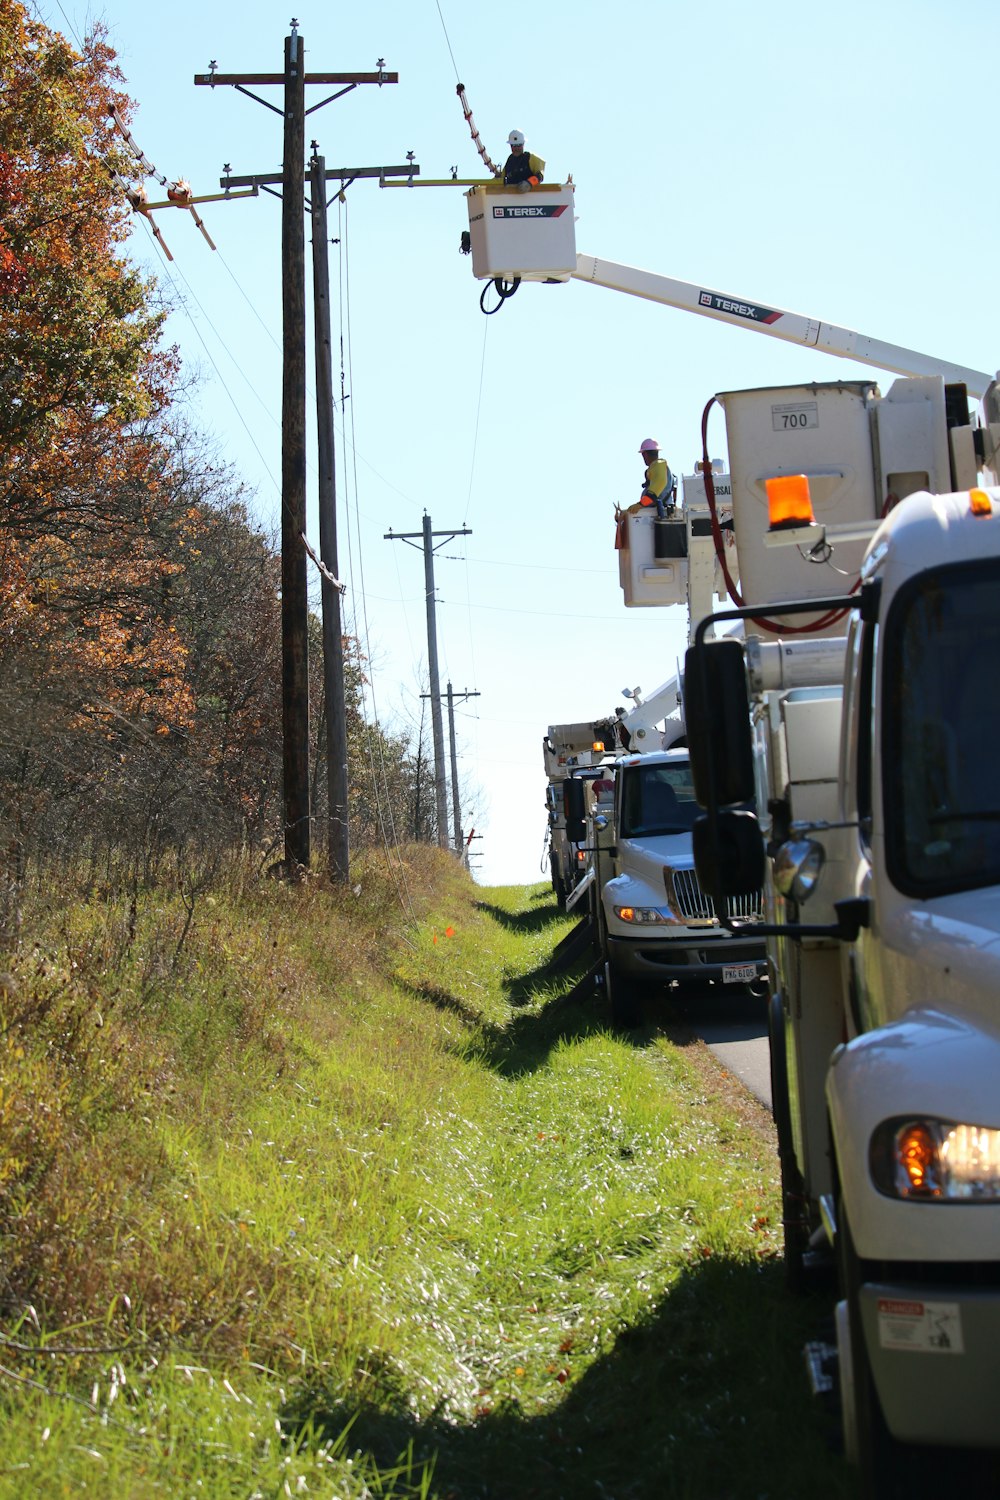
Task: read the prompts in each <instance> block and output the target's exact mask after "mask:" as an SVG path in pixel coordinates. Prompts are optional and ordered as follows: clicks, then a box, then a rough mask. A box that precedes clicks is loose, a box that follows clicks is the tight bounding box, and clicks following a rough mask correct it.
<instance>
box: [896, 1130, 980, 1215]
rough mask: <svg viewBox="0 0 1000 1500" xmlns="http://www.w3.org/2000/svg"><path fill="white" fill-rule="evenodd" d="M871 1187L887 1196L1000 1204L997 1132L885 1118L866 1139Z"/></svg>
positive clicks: (948, 1201) (945, 1201) (934, 1200)
mask: <svg viewBox="0 0 1000 1500" xmlns="http://www.w3.org/2000/svg"><path fill="white" fill-rule="evenodd" d="M871 1169H872V1177H873V1179H874V1182H875V1186H876V1187H877V1188H878V1190H879V1192H880V1193H885V1194H886V1195H887V1196H888V1197H890V1198H916V1199H921V1200H923V1201H931V1202H938V1203H997V1202H1000V1130H995V1129H993V1128H992V1127H990V1126H987V1125H966V1124H960V1123H957V1122H954V1121H951V1120H935V1119H920V1118H916V1119H898V1118H897V1119H895V1120H885V1121H884V1122H883V1123H882V1124H881V1125H880V1126H879V1127H878V1129H877V1130H876V1131H875V1133H874V1135H873V1136H872V1142H871Z"/></svg>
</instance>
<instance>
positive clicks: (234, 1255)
mask: <svg viewBox="0 0 1000 1500" xmlns="http://www.w3.org/2000/svg"><path fill="white" fill-rule="evenodd" d="M193 889H194V888H193V886H191V885H190V884H188V885H185V883H184V881H183V880H181V879H180V878H179V879H178V883H177V890H176V891H175V892H171V891H169V890H163V889H160V890H157V891H146V892H137V891H133V892H132V893H131V894H128V895H122V896H120V897H119V896H115V895H113V894H111V893H109V892H108V891H101V890H85V889H81V890H80V891H79V892H77V893H76V895H75V897H73V898H72V899H70V900H69V901H68V902H62V901H61V902H60V903H58V905H55V904H54V905H52V906H51V907H48V906H47V905H46V904H45V902H44V900H42V899H41V898H40V897H38V898H36V900H35V902H34V904H33V905H29V907H28V910H27V915H26V920H25V926H24V929H23V931H22V934H21V939H20V942H19V944H18V946H17V947H16V949H15V950H14V951H12V952H10V953H9V954H8V955H7V957H6V960H5V961H4V962H5V965H6V968H5V972H4V973H3V974H2V975H0V1257H2V1258H0V1315H2V1316H0V1411H2V1413H3V1418H4V1432H5V1439H4V1444H3V1450H2V1453H0V1496H2V1497H7V1496H11V1497H13V1496H18V1497H22V1496H24V1495H35V1494H37V1495H39V1496H42V1495H44V1496H46V1497H48V1496H60V1495H75V1494H78V1493H87V1494H92V1495H107V1496H112V1495H114V1496H116V1497H125V1500H145V1497H147V1496H148V1497H153V1496H161V1495H170V1496H172V1497H174V1500H179V1497H188V1496H196V1495H205V1496H210V1497H219V1500H223V1497H224V1500H229V1497H233V1500H237V1497H238V1500H251V1497H260V1500H264V1497H268V1500H269V1497H272V1496H282V1495H296V1494H312V1495H322V1496H330V1497H333V1496H338V1497H340V1496H342V1497H344V1500H362V1497H368V1496H373V1497H383V1500H416V1497H428V1500H430V1497H438V1500H474V1497H491V1500H507V1497H510V1500H513V1497H518V1500H531V1497H538V1500H557V1497H566V1500H577V1497H591V1496H593V1497H594V1500H599V1497H603V1500H607V1497H612V1500H647V1497H648V1500H653V1497H657V1500H660V1497H673V1496H676V1497H691V1500H730V1497H731V1500H742V1497H747V1500H762V1497H769V1500H780V1497H799V1496H801V1495H802V1494H805V1493H809V1494H810V1495H812V1496H817V1497H820V1500H822V1497H835V1496H841V1495H845V1496H846V1495H848V1494H850V1493H851V1486H850V1483H849V1476H848V1474H847V1471H846V1469H845V1467H844V1465H843V1464H842V1462H841V1460H840V1459H838V1458H836V1457H835V1456H833V1455H832V1454H831V1453H830V1452H829V1450H828V1443H827V1438H828V1436H829V1433H828V1428H827V1425H826V1419H825V1418H824V1416H823V1414H822V1413H821V1412H818V1411H817V1410H816V1409H815V1408H813V1407H812V1406H811V1405H810V1404H809V1398H808V1396H807V1394H806V1390H805V1382H804V1378H803V1375H802V1364H801V1353H800V1351H801V1346H802V1344H803V1342H804V1341H805V1338H806V1337H808V1336H810V1335H811V1334H812V1333H813V1332H814V1329H813V1327H812V1320H813V1317H814V1314H815V1310H814V1309H810V1308H809V1306H808V1305H805V1304H800V1303H796V1302H792V1301H790V1300H789V1299H788V1298H787V1297H786V1295H785V1294H784V1292H783V1291H782V1287H781V1272H780V1266H779V1265H778V1261H777V1257H778V1254H779V1250H780V1219H779V1210H778V1197H777V1185H776V1181H775V1171H774V1159H773V1158H774V1153H773V1143H772V1141H771V1139H770V1129H769V1122H768V1121H767V1120H766V1117H765V1116H764V1115H763V1112H762V1111H761V1110H759V1109H758V1108H757V1107H756V1106H754V1105H753V1104H751V1103H748V1102H747V1100H746V1099H745V1097H744V1096H743V1094H742V1091H741V1090H739V1089H738V1087H734V1086H733V1085H732V1083H731V1082H729V1081H727V1080H726V1079H725V1077H724V1075H722V1074H721V1073H720V1072H719V1071H718V1070H717V1069H716V1068H715V1067H714V1065H713V1064H712V1063H711V1061H710V1060H708V1059H707V1058H706V1055H705V1054H704V1052H703V1051H702V1050H701V1049H700V1048H698V1047H693V1046H683V1045H678V1044H676V1043H675V1042H672V1041H671V1040H670V1038H669V1036H668V1034H667V1033H666V1032H665V1031H661V1030H658V1029H654V1028H653V1027H650V1028H648V1029H647V1030H645V1031H643V1032H641V1033H637V1034H636V1035H634V1036H632V1037H630V1038H627V1039H623V1038H620V1037H616V1036H614V1035H613V1034H611V1032H610V1031H609V1029H608V1018H607V1015H606V1014H605V1013H604V1012H603V1010H602V1008H601V1005H600V1002H599V1001H598V1000H596V999H595V998H594V997H592V996H579V995H577V994H576V993H575V992H574V991H573V988H572V977H560V978H557V979H553V978H552V977H550V976H549V975H547V974H546V972H545V963H546V960H547V958H548V956H549V955H550V954H551V951H552V948H553V946H554V944H555V943H556V942H557V941H558V940H559V938H560V937H562V936H563V935H564V934H565V933H566V932H567V931H568V930H569V928H570V927H571V925H572V923H571V921H569V920H567V919H566V918H564V917H561V916H560V914H559V913H558V912H557V910H556V908H555V905H554V902H553V901H552V900H550V898H549V894H548V892H547V891H545V890H542V889H540V888H534V889H532V888H511V889H502V890H501V889H489V890H484V889H479V888H476V887H475V886H474V885H473V884H472V883H471V882H470V881H468V880H467V879H466V877H465V876H463V875H462V874H461V872H459V871H457V870H456V869H455V867H454V864H453V862H452V861H451V859H450V857H448V856H445V855H440V854H439V853H438V852H437V851H432V850H419V851H414V852H413V853H412V854H411V856H410V858H409V860H408V863H407V865H406V867H405V869H404V870H402V871H401V870H396V871H394V872H393V873H392V874H391V875H387V874H386V873H385V872H384V871H380V870H379V869H377V868H375V867H372V868H370V869H365V870H362V871H361V872H360V874H359V877H358V880H357V884H356V887H355V888H354V890H352V891H348V892H330V891H329V890H326V889H324V888H323V887H322V886H321V885H319V884H312V883H307V884H306V885H305V886H303V887H299V888H296V889H290V888H288V887H285V886H282V885H280V884H278V883H276V882H269V881H265V882H259V881H256V880H251V879H249V878H240V879H237V878H236V877H235V876H234V877H233V878H232V879H230V880H228V881H221V880H220V881H217V882H216V883H215V885H214V886H213V887H212V889H211V890H203V891H201V892H200V893H199V894H198V895H197V897H196V896H195V895H194V894H193ZM404 910H405V912H406V920H405V921H404V918H403V916H402V915H401V912H402V911H404Z"/></svg>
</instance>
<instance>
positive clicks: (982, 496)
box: [969, 490, 993, 516]
mask: <svg viewBox="0 0 1000 1500" xmlns="http://www.w3.org/2000/svg"><path fill="white" fill-rule="evenodd" d="M969 509H970V510H971V512H972V514H973V515H974V516H991V515H992V514H993V501H992V500H991V499H990V497H989V495H987V493H986V491H985V490H970V491H969Z"/></svg>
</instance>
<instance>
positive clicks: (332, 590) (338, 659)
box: [309, 141, 351, 884]
mask: <svg viewBox="0 0 1000 1500" xmlns="http://www.w3.org/2000/svg"><path fill="white" fill-rule="evenodd" d="M312 144H313V155H312V156H311V158H310V160H309V202H310V208H311V211H312V252H313V311H314V316H315V335H314V341H315V356H316V430H317V435H318V439H319V551H320V559H321V561H322V563H323V568H322V572H321V581H320V588H321V590H322V599H323V684H324V697H325V701H326V789H327V861H328V866H329V872H330V879H331V880H332V881H334V882H336V883H337V884H344V883H346V881H347V880H348V878H349V876H350V864H351V851H350V838H349V833H348V808H347V708H346V704H345V701H344V633H343V628H342V625H341V620H340V588H339V587H338V586H337V585H336V583H335V582H334V580H335V579H338V578H339V577H340V574H339V572H338V568H337V483H336V450H335V448H334V438H333V350H332V346H331V333H330V265H329V254H328V247H327V220H326V162H325V160H324V158H323V157H322V156H318V155H317V154H316V142H315V141H313V143H312ZM331 575H332V576H331Z"/></svg>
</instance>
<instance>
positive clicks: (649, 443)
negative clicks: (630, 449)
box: [639, 438, 660, 453]
mask: <svg viewBox="0 0 1000 1500" xmlns="http://www.w3.org/2000/svg"><path fill="white" fill-rule="evenodd" d="M659 451H660V445H659V443H658V442H657V441H656V439H655V438H643V440H642V442H641V443H640V444H639V452H640V453H659Z"/></svg>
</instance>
